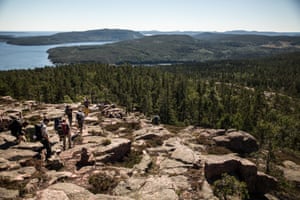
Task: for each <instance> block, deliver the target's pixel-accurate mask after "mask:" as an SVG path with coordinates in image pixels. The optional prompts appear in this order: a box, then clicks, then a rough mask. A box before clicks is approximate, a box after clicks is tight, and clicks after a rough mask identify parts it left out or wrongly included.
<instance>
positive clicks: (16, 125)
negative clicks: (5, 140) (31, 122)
mask: <svg viewBox="0 0 300 200" xmlns="http://www.w3.org/2000/svg"><path fill="white" fill-rule="evenodd" d="M8 128H9V130H11V133H12V135H13V136H15V137H17V136H18V134H20V133H21V131H22V122H21V120H19V119H14V120H13V121H12V122H11V124H10V125H9V127H8Z"/></svg>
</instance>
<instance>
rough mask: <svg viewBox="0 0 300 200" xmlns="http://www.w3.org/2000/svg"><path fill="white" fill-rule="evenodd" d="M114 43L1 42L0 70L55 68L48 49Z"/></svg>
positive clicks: (43, 33)
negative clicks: (46, 43) (20, 43)
mask: <svg viewBox="0 0 300 200" xmlns="http://www.w3.org/2000/svg"><path fill="white" fill-rule="evenodd" d="M53 33H54V32H1V33H0V34H1V35H13V36H15V37H20V36H35V35H50V34H53ZM112 42H113V41H107V42H80V43H66V44H57V45H38V46H22V45H11V44H7V43H6V42H0V70H2V71H3V70H12V69H33V68H37V67H45V66H54V64H53V63H52V62H51V61H50V60H49V59H48V53H47V50H48V49H51V48H54V47H62V46H64V47H65V46H82V45H104V44H108V43H112Z"/></svg>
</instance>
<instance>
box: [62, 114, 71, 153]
mask: <svg viewBox="0 0 300 200" xmlns="http://www.w3.org/2000/svg"><path fill="white" fill-rule="evenodd" d="M61 129H62V132H63V148H64V150H66V140H67V138H68V143H69V149H70V148H72V145H71V129H70V126H69V124H68V123H67V122H66V120H65V119H63V120H62V122H61Z"/></svg>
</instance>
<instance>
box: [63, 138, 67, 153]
mask: <svg viewBox="0 0 300 200" xmlns="http://www.w3.org/2000/svg"><path fill="white" fill-rule="evenodd" d="M66 140H67V138H66V135H64V137H63V148H64V150H66Z"/></svg>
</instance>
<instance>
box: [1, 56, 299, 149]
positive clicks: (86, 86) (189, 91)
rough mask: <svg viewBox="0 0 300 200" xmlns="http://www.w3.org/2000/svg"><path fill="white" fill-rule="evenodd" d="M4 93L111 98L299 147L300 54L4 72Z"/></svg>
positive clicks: (170, 117) (169, 118)
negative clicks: (173, 63) (197, 61)
mask: <svg viewBox="0 0 300 200" xmlns="http://www.w3.org/2000/svg"><path fill="white" fill-rule="evenodd" d="M0 94H1V95H10V96H12V97H14V98H17V99H20V100H22V99H24V100H28V99H35V100H38V101H42V102H46V103H59V102H71V101H75V102H76V101H80V100H82V97H83V96H88V97H89V98H90V99H91V100H92V101H93V102H94V103H99V102H104V101H105V102H114V103H117V104H119V105H121V106H124V107H126V109H127V111H134V110H135V111H140V112H142V113H144V114H145V115H147V116H152V115H156V114H158V115H159V116H160V117H161V121H162V122H163V123H167V124H174V125H189V124H192V125H199V126H204V127H214V128H225V129H228V128H236V129H241V130H245V131H248V132H250V133H252V134H253V135H255V136H256V137H257V138H258V139H259V141H260V143H261V144H264V143H265V142H266V141H270V139H272V141H274V144H276V145H278V146H282V147H289V148H291V149H295V150H300V137H299V131H300V120H299V119H300V53H290V54H285V55H280V56H275V57H271V58H264V59H256V60H234V61H233V60H226V61H210V62H205V63H191V64H182V65H172V66H156V67H142V66H140V67H136V66H132V65H122V66H112V65H106V64H76V65H66V66H57V67H45V68H38V69H30V70H11V71H1V72H0Z"/></svg>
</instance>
